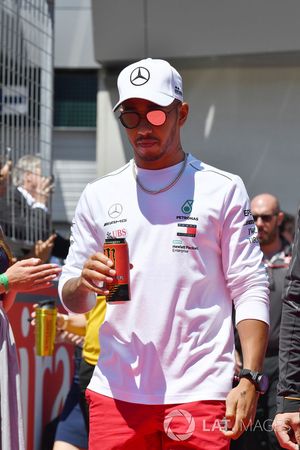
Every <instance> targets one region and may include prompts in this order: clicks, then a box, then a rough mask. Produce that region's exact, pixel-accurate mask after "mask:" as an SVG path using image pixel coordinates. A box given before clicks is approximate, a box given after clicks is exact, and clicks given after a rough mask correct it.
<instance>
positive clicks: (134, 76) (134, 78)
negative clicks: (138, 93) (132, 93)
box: [130, 67, 150, 86]
mask: <svg viewBox="0 0 300 450" xmlns="http://www.w3.org/2000/svg"><path fill="white" fill-rule="evenodd" d="M149 78H150V72H149V70H148V69H145V67H136V68H135V69H134V70H133V71H132V72H131V75H130V82H131V83H132V84H133V85H134V86H142V85H143V84H145V83H147V81H149Z"/></svg>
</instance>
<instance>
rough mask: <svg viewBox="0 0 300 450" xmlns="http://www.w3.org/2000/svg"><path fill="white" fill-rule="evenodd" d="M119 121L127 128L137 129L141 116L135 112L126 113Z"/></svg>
mask: <svg viewBox="0 0 300 450" xmlns="http://www.w3.org/2000/svg"><path fill="white" fill-rule="evenodd" d="M119 119H120V121H121V123H122V125H123V126H124V127H125V128H135V127H137V126H138V124H139V122H140V116H139V114H137V113H135V112H124V113H122V114H121V115H120V117H119Z"/></svg>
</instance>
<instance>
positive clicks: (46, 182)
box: [34, 177, 54, 206]
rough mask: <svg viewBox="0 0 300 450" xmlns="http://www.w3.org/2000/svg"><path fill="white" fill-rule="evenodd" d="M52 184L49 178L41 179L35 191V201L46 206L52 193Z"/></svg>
mask: <svg viewBox="0 0 300 450" xmlns="http://www.w3.org/2000/svg"><path fill="white" fill-rule="evenodd" d="M53 189H54V184H53V183H52V178H51V177H41V179H40V183H39V186H38V187H37V189H36V191H35V195H34V198H35V201H36V202H37V203H41V204H42V205H45V206H46V205H47V202H48V200H49V196H50V194H51V193H52V192H53Z"/></svg>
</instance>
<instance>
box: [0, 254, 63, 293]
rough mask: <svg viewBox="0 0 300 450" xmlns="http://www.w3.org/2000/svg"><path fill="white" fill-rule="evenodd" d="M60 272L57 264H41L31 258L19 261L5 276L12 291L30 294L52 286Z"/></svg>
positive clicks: (36, 259) (39, 261)
mask: <svg viewBox="0 0 300 450" xmlns="http://www.w3.org/2000/svg"><path fill="white" fill-rule="evenodd" d="M60 272H61V268H60V267H58V266H57V264H41V260H40V259H38V258H29V259H23V260H22V261H17V262H16V263H15V264H13V265H12V266H10V267H9V268H8V269H7V271H6V272H5V274H6V275H7V277H8V285H9V290H10V291H12V292H30V291H35V290H37V289H41V288H45V287H48V286H50V285H51V283H52V281H53V280H54V279H55V278H56V277H57V276H58V275H59V273H60Z"/></svg>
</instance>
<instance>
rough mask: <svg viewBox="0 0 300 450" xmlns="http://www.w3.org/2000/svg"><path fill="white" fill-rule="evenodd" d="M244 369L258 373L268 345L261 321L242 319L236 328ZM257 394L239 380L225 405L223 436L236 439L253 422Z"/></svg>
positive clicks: (243, 381) (266, 326)
mask: <svg viewBox="0 0 300 450" xmlns="http://www.w3.org/2000/svg"><path fill="white" fill-rule="evenodd" d="M237 329H238V333H239V338H240V342H241V350H242V354H243V366H244V368H247V369H250V370H252V371H254V372H261V371H262V367H263V361H264V356H265V351H266V348H267V342H268V330H269V327H268V324H267V323H265V322H263V321H260V320H253V319H250V320H242V321H241V322H239V323H238V325H237ZM258 396H259V393H258V392H256V389H255V386H254V384H253V383H252V382H251V381H249V380H248V379H247V378H242V379H241V380H240V382H239V384H238V385H237V386H236V387H235V388H234V389H232V390H231V392H230V393H229V395H228V397H227V402H226V419H227V420H228V428H229V430H228V431H226V432H225V434H226V435H227V436H228V437H230V438H231V439H237V438H238V437H239V436H240V435H241V434H242V433H243V432H244V431H245V429H246V428H247V427H248V426H249V425H250V424H251V423H252V422H253V420H254V416H255V412H256V406H257V400H258Z"/></svg>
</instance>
